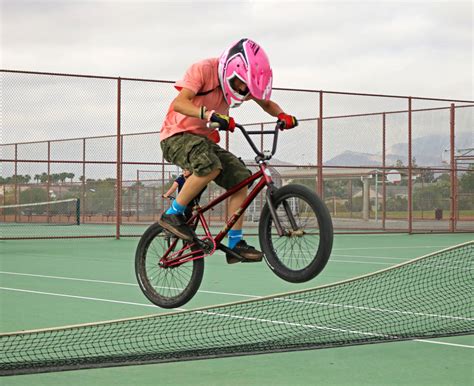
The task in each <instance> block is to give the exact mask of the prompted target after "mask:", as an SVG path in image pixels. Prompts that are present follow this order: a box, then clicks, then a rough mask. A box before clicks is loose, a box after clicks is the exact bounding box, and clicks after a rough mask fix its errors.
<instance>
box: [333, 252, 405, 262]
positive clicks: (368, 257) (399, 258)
mask: <svg viewBox="0 0 474 386" xmlns="http://www.w3.org/2000/svg"><path fill="white" fill-rule="evenodd" d="M334 256H337V257H361V258H363V259H382V260H384V259H385V260H410V257H407V258H405V257H386V256H363V255H337V254H334V253H332V254H331V257H334ZM329 261H331V260H329Z"/></svg>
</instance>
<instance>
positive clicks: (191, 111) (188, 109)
mask: <svg viewBox="0 0 474 386" xmlns="http://www.w3.org/2000/svg"><path fill="white" fill-rule="evenodd" d="M195 96H196V93H195V92H194V91H192V90H190V89H188V88H184V87H183V89H182V90H181V91H180V92H179V94H178V96H177V97H176V98H174V100H173V102H172V106H173V110H174V111H176V112H177V113H181V114H183V115H186V116H188V117H194V118H200V119H205V120H209V115H210V114H211V113H212V112H211V111H206V110H203V111H202V106H195V105H194V104H193V102H192V100H193V98H194V97H195ZM201 113H202V114H203V116H201Z"/></svg>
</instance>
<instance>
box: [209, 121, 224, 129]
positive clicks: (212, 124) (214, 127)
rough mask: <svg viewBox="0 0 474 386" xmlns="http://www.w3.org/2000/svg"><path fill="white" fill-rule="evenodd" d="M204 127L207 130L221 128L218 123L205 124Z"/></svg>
mask: <svg viewBox="0 0 474 386" xmlns="http://www.w3.org/2000/svg"><path fill="white" fill-rule="evenodd" d="M206 126H207V127H208V128H209V129H219V128H220V127H221V125H220V124H219V122H207V124H206Z"/></svg>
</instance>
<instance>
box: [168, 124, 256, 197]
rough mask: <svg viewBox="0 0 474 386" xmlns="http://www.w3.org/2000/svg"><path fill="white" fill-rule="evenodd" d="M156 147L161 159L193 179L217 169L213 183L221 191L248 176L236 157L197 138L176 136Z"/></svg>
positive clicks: (205, 139)
mask: <svg viewBox="0 0 474 386" xmlns="http://www.w3.org/2000/svg"><path fill="white" fill-rule="evenodd" d="M160 145H161V149H162V150H163V157H164V158H165V160H167V161H168V162H171V163H172V164H175V165H178V166H180V167H181V168H183V169H188V170H190V171H192V172H193V173H194V174H196V175H197V176H206V175H208V174H209V173H210V172H212V171H213V170H216V169H221V173H220V174H219V175H218V176H217V177H216V178H215V180H214V182H215V183H216V184H217V185H219V186H222V187H223V188H224V189H230V188H231V187H232V186H234V185H235V184H238V183H239V182H241V181H243V180H245V179H246V178H247V177H249V176H250V175H251V174H252V173H251V172H250V170H248V169H247V168H246V167H245V164H244V163H243V161H242V160H241V159H240V158H237V157H236V156H235V155H233V154H232V153H230V152H228V151H227V150H224V149H223V148H221V147H220V146H219V145H217V144H215V143H214V142H212V141H210V140H209V139H207V138H205V137H201V136H199V135H195V134H190V133H180V134H176V135H173V136H172V137H169V138H166V139H165V140H163V141H161V143H160Z"/></svg>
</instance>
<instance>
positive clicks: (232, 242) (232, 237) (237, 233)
mask: <svg viewBox="0 0 474 386" xmlns="http://www.w3.org/2000/svg"><path fill="white" fill-rule="evenodd" d="M243 237H244V234H243V232H242V229H239V230H234V229H231V230H230V231H229V248H230V249H233V248H234V247H235V246H236V245H237V243H238V242H239V241H240V240H242V239H243Z"/></svg>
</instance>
